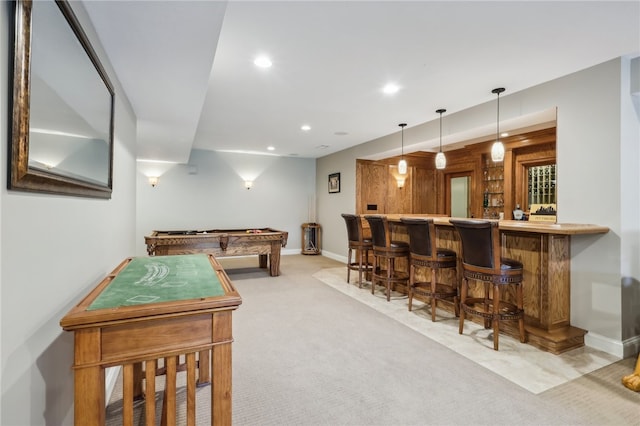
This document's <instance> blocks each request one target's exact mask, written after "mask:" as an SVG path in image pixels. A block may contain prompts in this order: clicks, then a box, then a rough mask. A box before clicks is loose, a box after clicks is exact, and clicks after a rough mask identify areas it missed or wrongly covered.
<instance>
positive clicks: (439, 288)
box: [400, 217, 459, 322]
mask: <svg viewBox="0 0 640 426" xmlns="http://www.w3.org/2000/svg"><path fill="white" fill-rule="evenodd" d="M400 221H401V222H402V223H403V224H404V225H405V226H406V227H407V233H408V234H409V250H410V252H411V260H410V269H409V310H410V311H411V307H412V302H413V296H414V294H418V295H421V296H426V297H428V298H430V299H431V321H433V322H435V321H436V307H437V302H438V300H448V301H450V302H452V303H453V306H454V311H455V313H456V316H458V314H459V305H458V274H457V266H458V265H457V256H456V252H455V251H452V250H447V249H443V248H438V247H436V226H435V224H434V223H433V219H421V218H404V217H403V218H400ZM420 269H425V270H428V271H429V276H430V281H426V282H425V281H416V270H420ZM442 269H449V270H451V269H453V271H454V278H453V281H452V282H450V283H439V282H438V281H437V272H438V271H439V270H442Z"/></svg>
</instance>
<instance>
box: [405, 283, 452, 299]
mask: <svg viewBox="0 0 640 426" xmlns="http://www.w3.org/2000/svg"><path fill="white" fill-rule="evenodd" d="M413 292H414V293H415V294H419V295H420V296H426V297H434V298H436V299H451V298H454V297H457V296H458V290H457V289H455V288H452V287H451V285H449V284H444V283H436V291H435V293H432V292H431V283H429V282H417V283H414V284H413Z"/></svg>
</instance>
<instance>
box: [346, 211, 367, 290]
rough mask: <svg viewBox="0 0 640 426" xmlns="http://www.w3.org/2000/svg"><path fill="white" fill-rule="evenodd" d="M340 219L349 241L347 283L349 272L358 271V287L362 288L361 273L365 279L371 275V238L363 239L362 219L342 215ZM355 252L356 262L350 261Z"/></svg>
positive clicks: (350, 215) (352, 215) (353, 215)
mask: <svg viewBox="0 0 640 426" xmlns="http://www.w3.org/2000/svg"><path fill="white" fill-rule="evenodd" d="M342 217H343V218H344V221H345V223H346V225H347V238H348V239H349V254H348V257H347V282H349V278H350V275H351V271H358V287H360V288H362V272H364V273H365V279H367V276H370V275H371V271H372V269H373V265H372V264H371V263H370V262H369V251H372V250H373V241H372V240H371V238H364V233H363V232H362V219H361V218H360V216H358V215H355V214H348V213H343V214H342ZM354 250H355V251H356V254H357V256H358V261H357V262H355V261H352V257H351V256H352V254H353V251H354Z"/></svg>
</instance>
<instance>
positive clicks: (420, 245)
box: [400, 217, 436, 257]
mask: <svg viewBox="0 0 640 426" xmlns="http://www.w3.org/2000/svg"><path fill="white" fill-rule="evenodd" d="M400 221H402V223H403V224H404V225H405V226H406V227H407V233H408V234H409V249H410V250H411V253H415V254H419V255H422V256H431V257H435V253H434V252H433V251H434V250H433V249H434V248H435V239H436V236H435V225H434V224H433V219H418V218H406V217H402V218H400ZM432 234H433V235H432Z"/></svg>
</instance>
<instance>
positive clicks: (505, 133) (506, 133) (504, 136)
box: [500, 132, 509, 138]
mask: <svg viewBox="0 0 640 426" xmlns="http://www.w3.org/2000/svg"><path fill="white" fill-rule="evenodd" d="M500 136H502V137H503V138H506V137H507V136H509V133H508V132H502V133H500Z"/></svg>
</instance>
